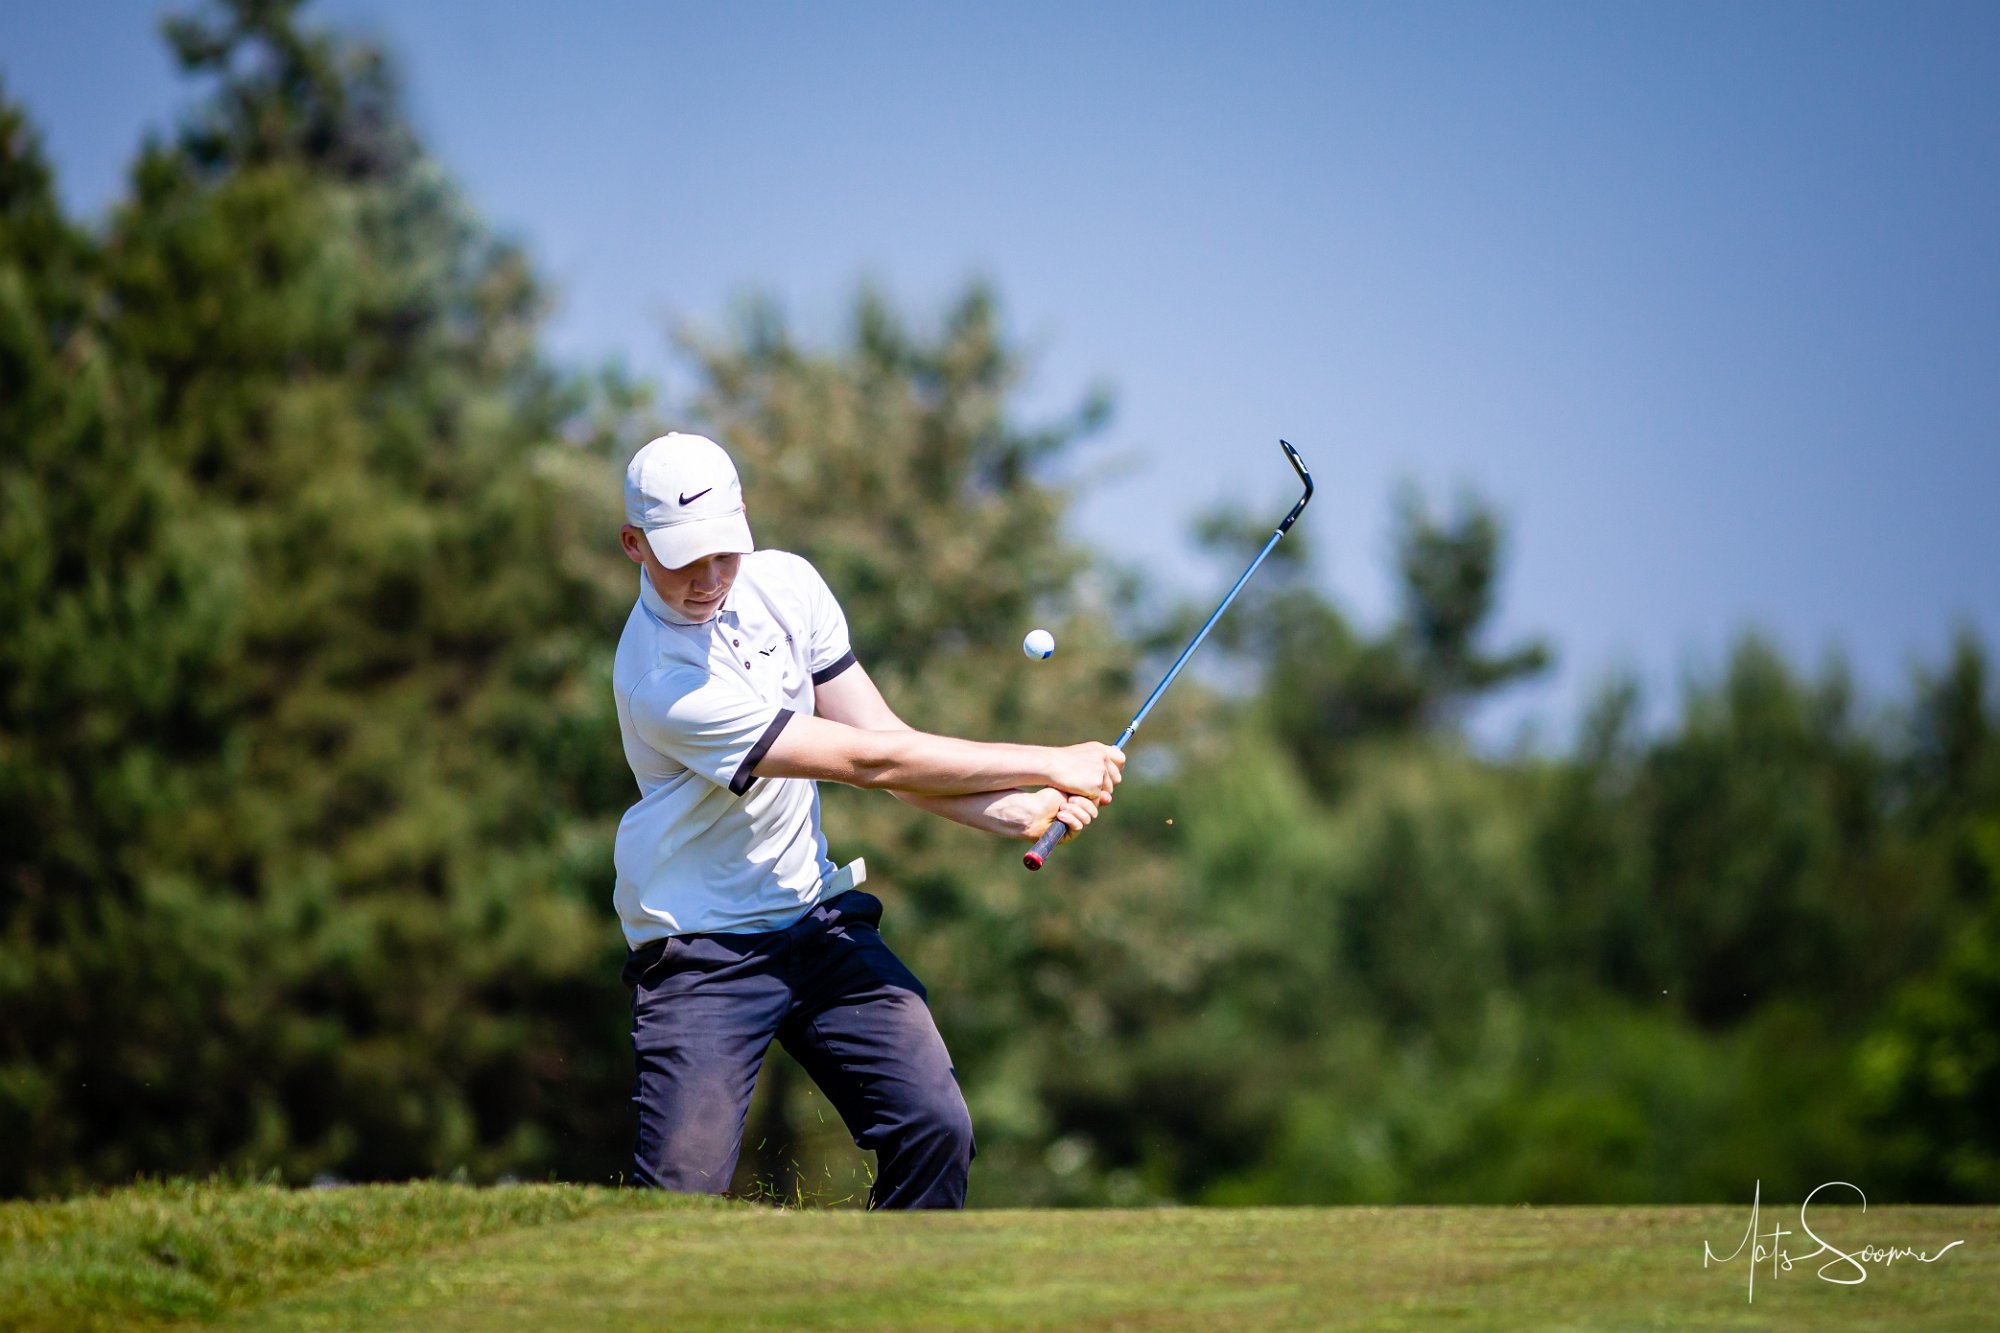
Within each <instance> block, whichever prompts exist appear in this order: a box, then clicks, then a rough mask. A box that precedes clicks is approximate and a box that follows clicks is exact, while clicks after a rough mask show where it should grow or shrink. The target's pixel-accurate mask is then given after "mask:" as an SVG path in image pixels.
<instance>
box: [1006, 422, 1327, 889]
mask: <svg viewBox="0 0 2000 1333" xmlns="http://www.w3.org/2000/svg"><path fill="white" fill-rule="evenodd" d="M1278 445H1279V447H1280V448H1282V449H1283V450H1284V451H1285V457H1286V458H1288V459H1290V460H1291V464H1292V470H1293V471H1294V472H1297V473H1298V474H1299V480H1300V481H1302V482H1304V483H1305V488H1306V489H1305V493H1304V494H1303V495H1301V496H1299V502H1298V503H1297V504H1295V505H1293V506H1292V512H1291V513H1289V514H1287V515H1285V518H1284V521H1283V522H1282V523H1280V524H1278V530H1277V531H1276V532H1273V533H1272V534H1271V540H1269V541H1267V542H1265V543H1264V549H1263V550H1261V551H1259V552H1257V558H1256V559H1255V560H1252V561H1251V562H1250V567H1249V568H1248V569H1246V570H1244V571H1243V577H1241V578H1239V579H1237V580H1236V585H1235V586H1234V587H1232V588H1231V589H1230V590H1229V595H1228V596H1226V597H1224V598H1223V599H1222V605H1221V606H1218V607H1216V608H1215V614H1214V615H1211V616H1210V617H1209V618H1208V622H1207V623H1206V624H1204V625H1203V626H1202V627H1201V630H1200V631H1199V632H1198V633H1197V634H1196V635H1195V636H1194V640H1193V641H1192V642H1191V643H1189V644H1188V646H1187V647H1185V648H1183V649H1181V655H1180V656H1179V657H1177V658H1175V659H1174V664H1173V665H1172V666H1170V667H1168V668H1167V674H1166V675H1165V676H1163V677H1161V679H1160V683H1159V684H1158V685H1155V686H1154V687H1153V692H1152V693H1151V694H1149V695H1147V696H1146V702H1145V703H1143V704H1140V705H1139V711H1138V712H1137V713H1134V714H1133V715H1132V720H1131V721H1130V722H1128V723H1126V724H1125V732H1124V734H1123V735H1121V736H1120V737H1119V738H1118V740H1117V742H1116V743H1115V744H1114V745H1113V747H1112V748H1114V749H1119V750H1122V749H1124V748H1125V742H1127V741H1129V740H1131V739H1132V733H1133V732H1135V731H1137V730H1138V729H1139V724H1140V723H1141V722H1144V721H1145V720H1146V714H1148V713H1150V712H1152V711H1153V705H1154V704H1156V703H1158V702H1159V701H1160V696H1161V695H1163V694H1165V693H1166V692H1167V686H1169V685H1171V684H1173V683H1174V677H1175V676H1178V675H1180V673H1181V668H1182V667H1184V666H1186V665H1187V660H1188V659H1189V658H1190V657H1193V656H1194V650H1195V649H1197V648H1199V647H1201V641H1202V640H1203V639H1205V638H1207V637H1208V632H1209V631H1210V630H1212V629H1214V628H1215V622H1216V621H1218V620H1220V619H1222V613H1223V612H1224V611H1227V610H1228V609H1229V604H1230V603H1231V602H1233V601H1235V600H1236V594H1237V593H1239V592H1241V591H1243V585H1244V584H1246V583H1248V582H1249V581H1250V576H1251V575H1252V574H1255V573H1256V572H1257V566H1259V565H1261V564H1263V563H1264V557H1265V556H1267V555H1269V554H1271V548H1272V547H1274V546H1276V545H1277V544H1278V540H1279V539H1280V538H1281V537H1283V536H1284V535H1285V534H1286V533H1287V532H1290V531H1291V528H1292V524H1293V523H1295V522H1297V521H1298V517H1299V514H1300V513H1301V512H1302V511H1303V510H1304V509H1305V507H1306V501H1308V500H1310V499H1312V494H1313V479H1312V473H1310V472H1308V471H1306V461H1305V460H1304V459H1303V458H1300V457H1299V451H1298V450H1296V449H1294V448H1292V446H1291V444H1290V442H1289V441H1286V440H1279V441H1278ZM1069 833H1070V827H1069V825H1067V824H1065V823H1063V822H1062V821H1061V820H1056V821H1055V822H1054V823H1052V824H1050V825H1049V826H1048V828H1047V829H1046V830H1045V831H1044V832H1043V833H1042V836H1041V837H1039V838H1037V839H1035V845H1034V846H1033V847H1030V848H1029V849H1028V850H1027V853H1026V854H1025V855H1023V856H1022V857H1021V864H1023V865H1025V866H1027V867H1028V869H1030V870H1040V869H1041V868H1042V863H1043V862H1044V861H1046V860H1048V859H1049V853H1051V852H1053V851H1054V850H1055V849H1056V844H1057V843H1059V842H1061V841H1062V840H1063V839H1064V838H1066V837H1068V836H1069Z"/></svg>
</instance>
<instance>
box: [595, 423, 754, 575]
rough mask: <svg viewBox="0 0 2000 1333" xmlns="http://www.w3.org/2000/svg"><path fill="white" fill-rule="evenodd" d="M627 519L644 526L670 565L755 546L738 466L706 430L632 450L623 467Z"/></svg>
mask: <svg viewBox="0 0 2000 1333" xmlns="http://www.w3.org/2000/svg"><path fill="white" fill-rule="evenodd" d="M625 521H626V522H627V523H630V524H632V525H633V526H634V527H636V528H640V529H642V530H644V532H645V534H646V540H647V541H648V542H650V543H651V544H652V547H653V554H654V555H656V556H658V557H659V558H660V563H661V564H663V565H665V566H666V567H667V568H668V569H679V568H680V567H681V566H683V565H691V564H693V563H694V562H695V561H697V560H699V559H701V558H702V557H703V556H709V555H720V554H722V553H724V552H729V551H735V552H742V553H748V552H750V551H754V550H756V549H757V545H756V543H755V542H752V541H751V540H750V522H749V520H748V519H746V518H745V517H744V515H743V483H742V482H740V481H738V480H737V479H736V465H735V464H734V463H732V462H730V461H729V455H728V454H726V453H724V452H722V446H721V445H719V444H717V443H716V442H715V441H714V440H711V439H709V438H708V437H707V436H705V435H682V434H680V433H679V432H678V431H676V432H675V433H673V434H671V435H662V436H660V438H659V439H657V440H653V441H650V442H649V443H647V445H646V446H645V447H644V448H643V449H641V450H639V452H638V453H636V454H634V455H632V461H631V462H630V463H628V464H626V466H625Z"/></svg>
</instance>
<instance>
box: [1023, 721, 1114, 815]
mask: <svg viewBox="0 0 2000 1333" xmlns="http://www.w3.org/2000/svg"><path fill="white" fill-rule="evenodd" d="M1053 753H1054V756H1055V758H1054V759H1053V760H1052V761H1051V762H1050V764H1049V772H1048V780H1049V785H1050V786H1052V787H1060V788H1061V789H1062V790H1064V791H1066V792H1069V793H1070V794H1071V795H1073V796H1087V797H1089V798H1090V799H1092V800H1094V801H1096V802H1097V803H1098V804H1099V805H1106V804H1109V803H1110V801H1111V789H1112V788H1113V787H1116V786H1117V785H1118V784H1119V783H1120V782H1123V781H1124V780H1125V752H1124V751H1123V750H1119V749H1115V748H1113V747H1112V746H1109V745H1105V744H1103V743H1102V742H1100V741H1085V742H1084V743H1083V744H1081V745H1066V746H1063V747H1062V748H1060V749H1058V750H1056V751H1054V752H1053ZM1064 822H1067V821H1064ZM1043 827H1047V825H1044V826H1043Z"/></svg>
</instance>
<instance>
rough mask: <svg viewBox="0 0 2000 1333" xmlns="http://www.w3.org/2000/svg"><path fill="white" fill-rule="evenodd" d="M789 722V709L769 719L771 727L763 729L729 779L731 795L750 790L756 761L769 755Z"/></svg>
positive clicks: (754, 779) (790, 715)
mask: <svg viewBox="0 0 2000 1333" xmlns="http://www.w3.org/2000/svg"><path fill="white" fill-rule="evenodd" d="M791 720H792V710H791V709H789V708H780V709H779V710H778V715H777V716H776V717H774V718H772V719H771V725H770V726H768V727H766V728H764V734H763V735H761V736H759V737H758V738H757V743H756V744H755V745H752V746H751V747H750V753H749V754H746V755H744V756H743V762H742V763H740V764H738V765H737V766H736V776H735V777H733V778H731V779H729V791H730V794H731V795H734V796H741V795H742V794H743V793H744V792H746V791H749V790H750V784H751V783H753V782H755V781H756V780H757V775H756V774H755V773H753V772H751V770H752V769H754V768H756V767H757V764H758V761H760V760H761V759H763V757H764V756H765V755H767V754H769V753H771V747H772V746H773V745H776V744H777V743H778V733H779V732H781V731H783V730H784V729H785V724H786V723H787V722H790V721H791Z"/></svg>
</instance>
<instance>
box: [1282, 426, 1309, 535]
mask: <svg viewBox="0 0 2000 1333" xmlns="http://www.w3.org/2000/svg"><path fill="white" fill-rule="evenodd" d="M1278 445H1279V447H1280V448H1282V449H1283V450H1284V451H1285V457H1286V458H1288V459H1290V460H1291V464H1292V471H1294V472H1296V473H1298V474H1299V480H1300V481H1301V482H1304V483H1305V488H1306V493H1305V494H1304V495H1301V496H1300V497H1299V502H1298V503H1297V504H1295V505H1293V506H1292V512H1291V513H1289V514H1287V515H1285V521H1284V522H1282V523H1280V524H1279V525H1278V531H1279V532H1280V533H1284V532H1289V531H1290V530H1291V526H1292V524H1294V523H1296V522H1297V521H1298V517H1299V514H1300V513H1301V512H1302V511H1303V510H1304V509H1305V507H1306V501H1308V500H1310V499H1312V498H1313V478H1312V473H1310V472H1308V471H1306V460H1305V459H1303V458H1300V457H1299V451H1298V450H1296V449H1294V448H1292V442H1291V441H1290V440H1279V441H1278Z"/></svg>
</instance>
